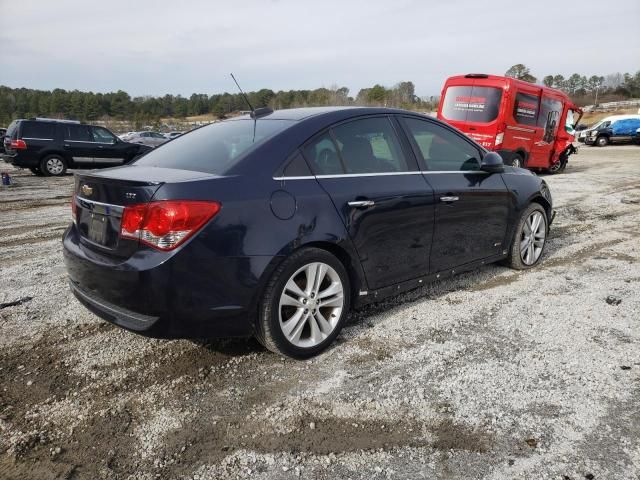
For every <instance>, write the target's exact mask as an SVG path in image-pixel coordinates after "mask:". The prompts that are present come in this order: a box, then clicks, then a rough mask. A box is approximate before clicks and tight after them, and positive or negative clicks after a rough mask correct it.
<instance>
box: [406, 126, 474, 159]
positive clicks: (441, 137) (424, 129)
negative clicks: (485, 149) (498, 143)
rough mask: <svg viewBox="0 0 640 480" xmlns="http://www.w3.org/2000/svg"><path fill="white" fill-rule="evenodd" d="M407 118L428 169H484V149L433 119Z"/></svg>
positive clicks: (410, 132)
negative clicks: (481, 151) (428, 120)
mask: <svg viewBox="0 0 640 480" xmlns="http://www.w3.org/2000/svg"><path fill="white" fill-rule="evenodd" d="M404 121H405V124H406V125H407V128H408V130H409V134H410V135H411V137H412V138H413V140H415V143H416V145H417V147H418V150H419V151H420V154H421V155H422V159H423V160H424V163H425V164H426V166H427V169H428V170H435V171H460V170H479V169H480V151H479V150H478V149H477V148H476V147H474V146H473V145H472V144H471V143H469V142H468V141H467V140H465V139H464V138H462V137H460V136H459V135H457V134H455V133H453V132H452V131H450V130H448V129H446V128H444V127H441V126H440V125H437V124H435V123H432V122H427V121H424V120H418V119H415V118H405V119H404Z"/></svg>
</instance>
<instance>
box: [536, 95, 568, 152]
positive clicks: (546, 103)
mask: <svg viewBox="0 0 640 480" xmlns="http://www.w3.org/2000/svg"><path fill="white" fill-rule="evenodd" d="M561 114H562V102H561V101H560V100H555V99H553V98H549V97H545V96H543V97H542V102H541V103H540V114H539V115H538V122H537V125H538V127H540V128H544V136H543V138H542V139H543V140H544V141H545V142H547V143H551V142H553V139H554V137H555V135H556V132H557V131H558V125H559V122H560V115H561Z"/></svg>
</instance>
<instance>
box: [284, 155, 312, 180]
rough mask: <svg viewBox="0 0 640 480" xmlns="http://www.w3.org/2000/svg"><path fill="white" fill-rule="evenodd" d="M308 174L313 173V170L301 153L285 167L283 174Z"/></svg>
mask: <svg viewBox="0 0 640 480" xmlns="http://www.w3.org/2000/svg"><path fill="white" fill-rule="evenodd" d="M308 175H311V172H310V171H309V167H308V166H307V162H305V161H304V158H302V155H300V154H299V153H298V154H297V155H296V156H294V157H293V159H291V161H290V162H289V163H288V164H287V166H286V167H284V172H283V176H285V177H306V176H308Z"/></svg>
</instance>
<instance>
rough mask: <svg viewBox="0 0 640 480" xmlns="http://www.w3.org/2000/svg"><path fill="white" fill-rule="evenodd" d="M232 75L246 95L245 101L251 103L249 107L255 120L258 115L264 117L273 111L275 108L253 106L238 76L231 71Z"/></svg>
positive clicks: (243, 94)
mask: <svg viewBox="0 0 640 480" xmlns="http://www.w3.org/2000/svg"><path fill="white" fill-rule="evenodd" d="M230 75H231V78H233V81H234V82H235V83H236V86H237V87H238V90H240V93H241V94H242V96H243V97H244V101H245V102H247V105H249V108H250V109H251V118H253V119H254V120H255V119H256V118H258V117H263V116H265V115H269V114H270V113H273V110H271V109H270V108H269V107H262V108H253V105H251V102H250V101H249V98H247V96H246V95H245V93H244V92H243V91H242V88H240V84H239V83H238V81H237V80H236V77H234V76H233V73H231V74H230Z"/></svg>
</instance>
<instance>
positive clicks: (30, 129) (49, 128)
mask: <svg viewBox="0 0 640 480" xmlns="http://www.w3.org/2000/svg"><path fill="white" fill-rule="evenodd" d="M20 135H21V136H22V138H43V139H48V140H53V139H54V137H55V135H56V124H55V123H46V122H22V129H21V132H20Z"/></svg>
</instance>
